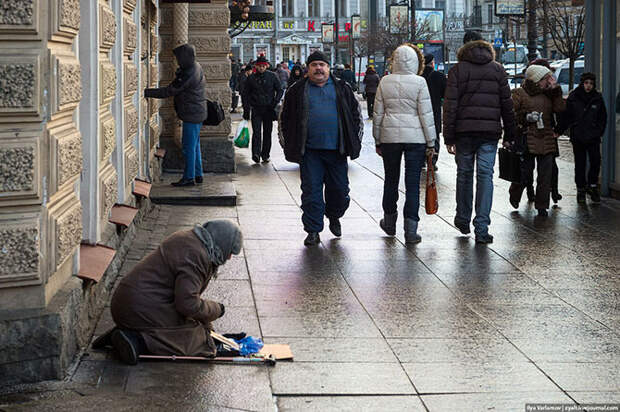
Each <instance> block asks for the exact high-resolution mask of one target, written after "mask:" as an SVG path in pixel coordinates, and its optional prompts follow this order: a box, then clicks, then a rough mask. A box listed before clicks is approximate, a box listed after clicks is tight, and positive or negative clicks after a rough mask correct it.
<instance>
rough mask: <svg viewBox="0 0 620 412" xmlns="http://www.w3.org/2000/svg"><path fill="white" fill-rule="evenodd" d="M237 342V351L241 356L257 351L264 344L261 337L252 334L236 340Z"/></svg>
mask: <svg viewBox="0 0 620 412" xmlns="http://www.w3.org/2000/svg"><path fill="white" fill-rule="evenodd" d="M236 342H237V343H238V344H239V353H240V354H241V355H242V356H247V355H251V354H253V353H258V352H259V351H260V350H261V349H262V348H263V346H264V344H263V341H262V339H260V338H255V337H254V336H246V337H245V338H243V339H240V340H236Z"/></svg>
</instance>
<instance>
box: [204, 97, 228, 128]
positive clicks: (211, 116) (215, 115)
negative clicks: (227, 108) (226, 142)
mask: <svg viewBox="0 0 620 412" xmlns="http://www.w3.org/2000/svg"><path fill="white" fill-rule="evenodd" d="M225 117H226V116H225V115H224V109H223V108H222V105H221V104H219V103H218V102H214V101H211V100H209V99H207V118H206V119H205V120H204V121H203V122H202V124H204V125H205V126H217V125H218V124H220V123H222V121H223V120H224V118H225Z"/></svg>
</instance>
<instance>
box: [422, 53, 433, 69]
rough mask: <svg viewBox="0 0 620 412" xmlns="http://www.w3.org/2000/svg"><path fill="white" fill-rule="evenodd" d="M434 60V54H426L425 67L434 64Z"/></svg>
mask: <svg viewBox="0 0 620 412" xmlns="http://www.w3.org/2000/svg"><path fill="white" fill-rule="evenodd" d="M433 59H435V56H433V55H432V54H430V53H426V54H425V55H424V65H425V66H426V65H428V64H429V63H430V62H432V61H433Z"/></svg>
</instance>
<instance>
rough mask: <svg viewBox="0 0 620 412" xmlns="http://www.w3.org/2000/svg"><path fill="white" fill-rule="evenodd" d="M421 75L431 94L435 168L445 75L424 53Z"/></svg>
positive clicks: (430, 56)
mask: <svg viewBox="0 0 620 412" xmlns="http://www.w3.org/2000/svg"><path fill="white" fill-rule="evenodd" d="M422 76H423V77H424V78H425V79H426V84H427V85H428V91H429V93H430V95H431V104H432V105H433V119H434V120H435V133H436V139H435V154H434V155H433V167H435V170H437V166H436V164H437V159H438V158H439V146H440V144H439V133H441V103H442V100H443V97H444V96H445V94H446V75H445V74H443V73H441V72H438V71H437V70H435V56H433V55H432V54H430V53H429V54H426V55H425V56H424V72H423V73H422Z"/></svg>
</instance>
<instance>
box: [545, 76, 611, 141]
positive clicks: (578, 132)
mask: <svg viewBox="0 0 620 412" xmlns="http://www.w3.org/2000/svg"><path fill="white" fill-rule="evenodd" d="M606 126H607V108H606V107H605V102H604V101H603V96H602V95H601V94H600V93H599V92H597V91H596V90H592V91H591V92H590V93H586V91H585V89H584V88H583V85H582V84H580V85H579V87H577V88H576V89H575V90H573V91H572V92H571V93H570V95H569V96H568V99H566V111H565V112H564V113H562V115H561V116H560V121H559V124H558V126H557V128H556V132H557V133H558V134H562V133H563V132H564V131H565V130H566V129H567V128H569V127H570V140H571V142H578V143H581V144H589V143H600V142H601V137H602V136H603V133H605V127H606Z"/></svg>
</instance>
